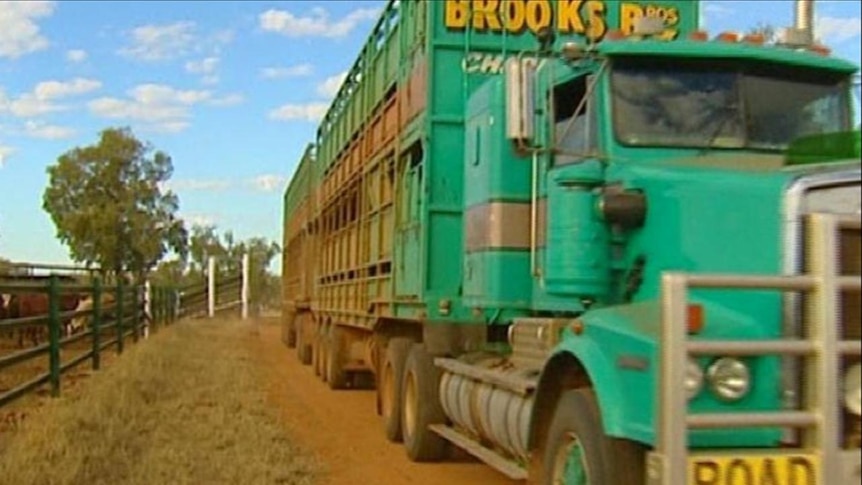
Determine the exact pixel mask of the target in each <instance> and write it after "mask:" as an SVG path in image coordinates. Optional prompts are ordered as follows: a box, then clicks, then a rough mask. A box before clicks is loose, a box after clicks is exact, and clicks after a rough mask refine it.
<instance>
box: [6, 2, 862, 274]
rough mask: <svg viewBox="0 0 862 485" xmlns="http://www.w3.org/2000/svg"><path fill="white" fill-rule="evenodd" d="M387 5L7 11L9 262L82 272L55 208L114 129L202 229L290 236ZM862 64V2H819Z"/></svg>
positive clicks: (58, 5)
mask: <svg viewBox="0 0 862 485" xmlns="http://www.w3.org/2000/svg"><path fill="white" fill-rule="evenodd" d="M382 5H384V1H383V0H376V1H366V2H363V1H351V2H345V1H322V2H313V1H309V2H303V1H287V2H263V1H261V2H257V1H238V2H237V1H233V2H232V1H217V2H155V1H147V2H130V1H122V2H108V1H105V2H72V1H66V2H36V1H25V2H6V1H0V257H5V258H8V259H12V260H14V261H32V262H52V263H67V262H68V256H67V250H66V248H65V247H64V246H62V245H61V244H60V243H59V242H58V241H57V240H56V239H55V237H54V233H55V230H54V226H53V224H52V222H51V220H50V218H49V217H48V215H47V213H45V212H44V211H43V210H42V208H41V197H42V192H43V191H44V188H45V184H46V183H47V174H46V171H45V170H46V167H47V166H48V165H51V164H53V163H54V162H55V161H56V159H57V157H58V156H59V155H60V154H62V153H63V152H65V151H67V150H69V149H71V148H73V147H75V146H82V145H89V144H92V143H95V142H96V141H97V134H98V132H99V131H101V130H102V129H104V128H106V127H109V126H130V127H131V128H132V130H133V131H134V132H135V134H136V135H137V136H138V137H139V138H141V139H143V140H147V141H149V142H151V143H152V144H153V145H154V146H155V147H157V148H158V149H161V150H164V151H166V152H167V153H169V154H170V155H171V157H172V158H173V162H174V169H175V171H174V176H173V178H172V181H171V184H170V185H171V188H172V189H173V190H174V191H176V192H177V193H178V194H179V196H180V204H181V208H180V215H181V216H182V217H183V218H185V219H186V220H187V221H188V222H189V223H208V224H215V225H216V226H218V228H219V229H220V230H222V231H224V230H232V231H233V232H234V233H235V234H236V235H237V236H238V237H239V238H247V237H252V236H263V237H267V238H269V239H272V240H275V241H279V242H280V239H281V211H282V208H281V197H282V193H283V190H284V186H285V183H286V181H287V179H288V178H289V176H290V175H291V174H292V172H293V169H294V167H295V163H296V161H297V159H298V158H299V157H300V155H301V153H302V151H303V148H304V146H305V144H306V143H308V141H310V140H311V139H312V138H313V135H314V130H315V122H316V121H317V120H318V118H319V117H320V116H321V115H322V113H323V112H324V111H325V109H326V107H327V105H328V102H329V101H330V100H331V98H332V96H333V94H334V92H335V91H336V90H337V88H338V86H339V83H340V80H341V76H342V75H343V72H344V71H345V70H346V69H347V68H349V67H350V66H351V64H352V62H353V60H354V57H355V55H356V54H357V52H358V50H359V48H360V46H361V45H362V44H363V43H364V41H365V38H366V36H367V35H368V33H369V32H370V29H371V28H372V27H373V24H374V20H375V18H376V14H377V12H379V9H380V8H381V7H382ZM702 5H703V8H702V17H703V24H704V25H703V26H704V27H705V28H707V29H708V30H710V31H712V32H717V31H721V30H741V31H744V30H747V29H748V28H750V27H754V26H756V25H758V24H759V23H770V24H773V25H777V26H787V25H790V23H791V22H792V18H793V2H792V1H791V0H783V1H722V0H719V1H706V2H702ZM815 5H816V7H815V9H816V16H817V21H816V27H817V35H818V36H819V37H820V38H821V39H822V40H823V41H824V42H825V43H826V44H827V45H829V46H830V47H831V48H832V49H833V51H834V52H835V55H837V56H839V57H843V58H846V59H850V60H853V61H854V62H856V63H859V59H860V48H859V37H860V23H862V22H860V3H859V2H858V1H855V0H845V1H824V0H818V1H816V2H815Z"/></svg>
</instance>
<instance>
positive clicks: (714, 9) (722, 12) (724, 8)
mask: <svg viewBox="0 0 862 485" xmlns="http://www.w3.org/2000/svg"><path fill="white" fill-rule="evenodd" d="M735 11H736V10H734V9H733V8H730V7H729V6H728V4H727V2H718V1H711V2H704V4H703V12H704V13H706V14H708V15H716V16H719V17H727V16H728V15H730V14H732V13H734V12H735Z"/></svg>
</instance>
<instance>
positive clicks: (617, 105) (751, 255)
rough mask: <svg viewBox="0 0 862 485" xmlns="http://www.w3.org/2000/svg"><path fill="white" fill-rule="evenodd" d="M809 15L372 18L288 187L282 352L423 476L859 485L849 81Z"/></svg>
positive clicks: (488, 7) (448, 8) (412, 13)
mask: <svg viewBox="0 0 862 485" xmlns="http://www.w3.org/2000/svg"><path fill="white" fill-rule="evenodd" d="M812 10H813V6H812V4H811V2H805V1H799V2H797V22H796V25H795V26H794V27H792V28H789V29H788V30H787V34H786V35H785V36H784V37H783V39H782V40H781V41H780V42H767V41H766V39H764V37H763V36H762V35H758V34H748V35H739V34H736V33H733V32H721V33H712V34H708V33H707V32H704V31H702V30H699V28H698V19H699V15H700V12H699V5H698V3H697V2H694V1H672V0H664V1H614V0H605V1H602V0H556V1H551V0H530V1H525V0H509V1H506V0H504V1H496V0H485V1H478V0H476V1H468V0H446V1H407V0H400V1H399V0H395V1H391V2H389V3H387V5H386V7H385V8H384V9H383V12H382V14H381V17H380V19H379V21H378V23H377V24H376V26H375V28H374V30H373V32H372V34H371V36H370V37H369V38H368V41H367V43H366V44H365V45H364V46H363V48H362V50H361V53H360V55H359V56H358V57H357V59H356V62H355V63H354V65H353V66H352V68H351V69H350V71H349V74H348V76H347V78H346V80H345V82H344V84H343V85H342V86H341V89H340V92H339V93H338V95H337V97H336V98H335V100H334V101H333V103H332V106H331V107H330V109H329V111H328V112H327V114H326V115H325V117H324V118H323V120H322V121H321V123H320V126H319V128H318V132H317V138H316V140H314V141H313V142H312V143H310V144H309V146H308V149H307V151H306V153H305V154H304V155H303V157H302V160H301V162H300V164H299V165H298V167H297V170H296V172H295V174H294V177H293V178H292V180H291V182H290V184H289V185H288V188H287V190H286V193H285V201H284V204H285V205H284V208H285V209H284V210H285V211H284V257H283V264H284V267H283V278H284V285H283V287H284V295H283V298H284V313H283V338H284V340H285V342H286V343H287V344H288V345H289V346H291V347H295V348H296V352H297V356H298V358H299V359H300V360H301V361H302V362H303V363H305V364H308V365H311V366H312V368H313V369H314V372H315V373H316V374H317V375H319V376H320V378H321V380H323V381H324V382H326V383H327V384H328V385H329V386H330V387H331V388H333V389H344V388H351V387H354V388H355V387H362V386H365V385H369V384H371V383H373V384H374V388H375V389H376V393H377V403H378V406H377V412H378V413H379V414H380V415H381V416H382V423H383V428H384V430H383V431H384V432H385V433H386V436H387V437H388V438H389V439H390V440H391V441H393V442H403V446H404V447H405V448H406V452H407V454H408V456H409V457H410V458H411V459H412V460H415V461H437V460H443V459H445V458H446V456H447V453H448V451H449V450H450V449H452V447H453V446H454V447H458V448H462V449H463V450H466V451H467V452H469V453H470V454H472V455H474V456H476V457H477V458H479V459H481V460H482V461H484V462H486V463H487V464H489V465H490V466H492V467H494V468H496V469H497V470H499V471H501V472H502V473H505V474H506V475H508V476H510V477H512V478H515V479H527V480H529V481H530V482H531V483H543V484H550V483H565V484H592V485H616V484H619V485H623V484H625V485H629V484H656V485H659V484H661V485H680V484H691V485H725V484H727V485H740V484H746V485H747V484H757V485H765V484H769V485H801V484H806V485H807V484H816V485H833V484H840V485H843V484H850V483H859V480H860V451H859V442H860V436H862V424H860V423H862V421H860V413H862V410H860V407H862V404H860V351H862V346H860V320H862V317H860V294H859V289H860V274H862V271H860V266H862V265H860V180H862V171H860V136H859V131H858V130H855V131H854V128H853V123H854V121H853V120H854V118H853V104H854V101H853V80H854V76H855V75H856V73H857V66H855V65H853V64H851V63H849V62H846V61H844V60H840V59H837V58H835V57H832V56H830V53H829V50H828V49H827V48H825V47H824V46H822V45H819V44H817V43H816V42H814V41H813V39H812V35H811V25H810V22H811V18H812V15H811V12H812Z"/></svg>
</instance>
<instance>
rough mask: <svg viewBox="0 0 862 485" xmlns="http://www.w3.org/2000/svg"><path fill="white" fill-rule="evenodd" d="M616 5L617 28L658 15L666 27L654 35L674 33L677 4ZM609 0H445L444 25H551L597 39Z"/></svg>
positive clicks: (499, 28)
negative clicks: (674, 5) (617, 13)
mask: <svg viewBox="0 0 862 485" xmlns="http://www.w3.org/2000/svg"><path fill="white" fill-rule="evenodd" d="M613 3H614V4H616V5H619V8H620V10H619V17H618V18H619V23H620V30H622V32H623V33H625V34H627V35H628V34H631V33H633V32H634V27H635V23H636V21H637V19H639V18H641V17H644V16H647V17H658V18H661V19H662V20H663V21H664V24H665V26H666V27H667V29H666V30H665V31H664V32H663V33H662V34H660V35H658V36H657V37H658V38H660V39H664V40H670V39H673V38H674V37H676V35H677V32H678V31H677V28H678V27H677V25H678V23H679V19H680V14H679V9H678V8H676V7H664V6H661V5H660V4H651V3H636V2H613ZM608 15H609V12H608V3H607V2H606V1H604V0H446V10H445V22H446V28H448V29H453V30H461V29H466V28H467V27H470V29H472V30H473V31H476V32H499V33H502V32H504V31H506V32H508V33H510V34H516V35H517V34H522V33H524V32H525V31H527V30H529V31H531V32H533V33H536V32H538V31H539V30H540V29H543V28H548V27H550V28H553V29H554V30H555V31H556V32H557V33H559V34H578V35H583V36H584V37H586V38H587V39H589V40H591V41H599V40H601V39H602V37H604V36H605V34H606V33H607V31H608Z"/></svg>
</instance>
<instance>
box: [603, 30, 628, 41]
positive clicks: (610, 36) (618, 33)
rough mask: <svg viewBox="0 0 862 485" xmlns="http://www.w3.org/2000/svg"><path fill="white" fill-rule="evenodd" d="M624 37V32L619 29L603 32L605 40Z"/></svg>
mask: <svg viewBox="0 0 862 485" xmlns="http://www.w3.org/2000/svg"><path fill="white" fill-rule="evenodd" d="M625 38H626V34H625V33H624V32H623V31H622V30H620V29H613V30H609V31H608V33H607V34H605V39H606V40H622V39H625Z"/></svg>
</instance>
